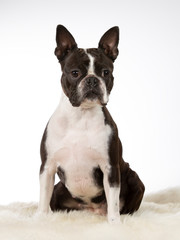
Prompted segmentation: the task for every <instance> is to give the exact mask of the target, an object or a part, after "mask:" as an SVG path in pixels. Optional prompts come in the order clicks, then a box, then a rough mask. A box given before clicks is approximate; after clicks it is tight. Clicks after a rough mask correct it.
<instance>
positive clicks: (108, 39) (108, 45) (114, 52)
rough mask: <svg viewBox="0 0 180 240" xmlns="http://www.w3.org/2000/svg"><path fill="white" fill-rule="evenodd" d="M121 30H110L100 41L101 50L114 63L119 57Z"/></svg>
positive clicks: (116, 28)
mask: <svg viewBox="0 0 180 240" xmlns="http://www.w3.org/2000/svg"><path fill="white" fill-rule="evenodd" d="M118 43H119V28H118V27H113V28H110V29H109V30H108V31H107V32H105V34H104V35H103V36H102V38H101V39H100V41H99V46H98V47H99V48H100V49H102V50H103V51H104V53H105V54H106V55H107V56H108V57H109V58H111V59H112V60H113V61H114V60H115V59H116V58H117V56H118V52H119V51H118V48H117V47H118Z"/></svg>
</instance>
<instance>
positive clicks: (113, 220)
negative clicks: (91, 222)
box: [108, 215, 120, 225]
mask: <svg viewBox="0 0 180 240" xmlns="http://www.w3.org/2000/svg"><path fill="white" fill-rule="evenodd" d="M108 222H109V224H112V225H114V224H119V223H120V215H114V216H108Z"/></svg>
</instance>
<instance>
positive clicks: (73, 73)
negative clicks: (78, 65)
mask: <svg viewBox="0 0 180 240" xmlns="http://www.w3.org/2000/svg"><path fill="white" fill-rule="evenodd" d="M71 75H72V76H73V77H74V78H77V77H78V76H79V71H78V70H74V71H72V72H71Z"/></svg>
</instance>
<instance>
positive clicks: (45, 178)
mask: <svg viewBox="0 0 180 240" xmlns="http://www.w3.org/2000/svg"><path fill="white" fill-rule="evenodd" d="M54 179H55V171H53V170H52V169H49V168H48V167H46V168H44V171H43V172H42V173H41V174H40V199H39V207H38V211H39V212H40V213H48V211H49V204H50V200H51V197H52V192H53V188H54Z"/></svg>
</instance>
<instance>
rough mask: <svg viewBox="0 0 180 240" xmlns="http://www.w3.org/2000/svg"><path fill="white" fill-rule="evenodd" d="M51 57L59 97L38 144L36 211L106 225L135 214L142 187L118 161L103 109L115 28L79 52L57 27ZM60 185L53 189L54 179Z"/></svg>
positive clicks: (113, 54)
mask: <svg viewBox="0 0 180 240" xmlns="http://www.w3.org/2000/svg"><path fill="white" fill-rule="evenodd" d="M56 42H57V47H56V49H55V55H56V57H57V58H58V60H59V62H60V64H61V70H62V77H61V85H62V90H63V91H62V94H61V99H60V103H59V106H58V107H57V109H56V111H55V112H54V114H53V115H52V117H51V118H50V120H49V122H48V124H47V126H46V129H45V131H44V135H43V137H42V142H41V159H42V164H41V167H40V201H39V212H41V213H42V212H45V213H47V212H48V211H49V206H50V208H51V210H52V211H59V210H60V211H63V210H66V211H70V210H83V209H87V210H91V211H93V212H96V213H99V214H103V215H106V214H107V219H108V222H109V223H117V222H119V221H120V214H132V213H133V212H134V211H136V210H138V208H139V206H140V204H141V201H142V198H143V194H144V190H145V188H144V185H143V183H142V182H141V180H140V179H139V177H138V175H137V174H136V172H134V171H132V170H131V168H130V167H129V164H128V163H126V162H125V161H124V160H123V158H122V145H121V142H120V139H119V136H118V129H117V126H116V124H115V122H114V121H113V119H112V117H111V115H110V113H109V112H108V110H107V108H106V104H107V102H108V99H109V95H110V92H111V89H112V87H113V80H114V77H113V62H114V61H115V59H116V57H117V56H118V48H117V47H118V42H119V28H118V27H113V28H111V29H109V30H108V31H107V32H106V33H105V34H104V35H103V36H102V38H101V39H100V41H99V45H98V48H88V49H82V48H78V46H77V44H76V42H75V39H74V37H73V36H72V35H71V33H70V32H69V31H68V30H67V29H66V28H65V27H64V26H62V25H58V26H57V31H56ZM56 173H57V174H58V176H59V178H60V182H59V183H58V184H56V185H55V186H54V179H55V174H56Z"/></svg>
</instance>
